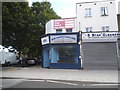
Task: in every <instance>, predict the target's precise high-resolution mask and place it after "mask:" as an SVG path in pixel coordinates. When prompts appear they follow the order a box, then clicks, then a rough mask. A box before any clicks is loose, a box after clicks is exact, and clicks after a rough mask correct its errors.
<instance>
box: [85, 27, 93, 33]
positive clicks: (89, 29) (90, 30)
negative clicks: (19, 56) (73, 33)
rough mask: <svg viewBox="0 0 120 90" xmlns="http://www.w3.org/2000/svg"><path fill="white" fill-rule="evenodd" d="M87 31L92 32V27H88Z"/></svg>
mask: <svg viewBox="0 0 120 90" xmlns="http://www.w3.org/2000/svg"><path fill="white" fill-rule="evenodd" d="M85 30H86V32H92V30H93V28H92V27H86V28H85Z"/></svg>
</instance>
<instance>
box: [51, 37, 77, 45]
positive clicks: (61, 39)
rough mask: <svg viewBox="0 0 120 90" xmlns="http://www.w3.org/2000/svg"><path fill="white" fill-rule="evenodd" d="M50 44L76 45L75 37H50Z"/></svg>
mask: <svg viewBox="0 0 120 90" xmlns="http://www.w3.org/2000/svg"><path fill="white" fill-rule="evenodd" d="M50 42H51V43H77V35H54V36H50Z"/></svg>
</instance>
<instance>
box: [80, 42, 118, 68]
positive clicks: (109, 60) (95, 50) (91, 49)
mask: <svg viewBox="0 0 120 90" xmlns="http://www.w3.org/2000/svg"><path fill="white" fill-rule="evenodd" d="M82 51H83V69H87V70H117V69H118V60H117V46H116V43H115V42H110V43H101V42H100V43H83V45H82Z"/></svg>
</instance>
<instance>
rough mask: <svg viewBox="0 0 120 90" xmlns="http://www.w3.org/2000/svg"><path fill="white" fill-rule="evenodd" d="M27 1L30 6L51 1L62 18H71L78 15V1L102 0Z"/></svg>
mask: <svg viewBox="0 0 120 90" xmlns="http://www.w3.org/2000/svg"><path fill="white" fill-rule="evenodd" d="M27 1H28V2H29V5H30V6H31V4H32V2H36V1H38V2H42V1H49V2H50V3H51V4H52V8H53V10H54V11H55V12H56V13H57V15H59V16H61V17H62V18H71V17H76V3H79V2H88V1H102V0H27ZM103 1H104V0H103ZM118 1H120V0H116V6H117V5H118V4H117V2H118ZM116 8H117V7H116Z"/></svg>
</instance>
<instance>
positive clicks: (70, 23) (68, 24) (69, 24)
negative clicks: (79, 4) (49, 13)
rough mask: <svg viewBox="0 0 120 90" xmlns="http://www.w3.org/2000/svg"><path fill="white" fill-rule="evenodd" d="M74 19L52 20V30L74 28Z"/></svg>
mask: <svg viewBox="0 0 120 90" xmlns="http://www.w3.org/2000/svg"><path fill="white" fill-rule="evenodd" d="M74 27H75V19H74V18H65V19H55V20H54V29H64V28H74Z"/></svg>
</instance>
